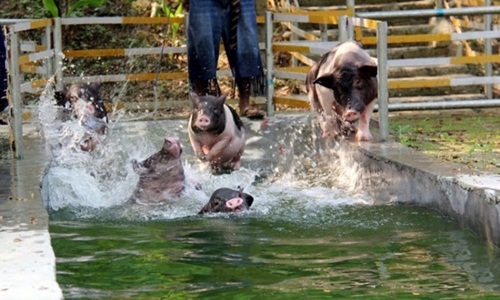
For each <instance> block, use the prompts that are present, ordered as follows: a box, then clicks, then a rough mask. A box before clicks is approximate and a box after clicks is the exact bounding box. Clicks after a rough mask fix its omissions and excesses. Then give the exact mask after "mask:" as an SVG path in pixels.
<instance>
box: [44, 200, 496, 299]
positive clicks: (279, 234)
mask: <svg viewBox="0 0 500 300" xmlns="http://www.w3.org/2000/svg"><path fill="white" fill-rule="evenodd" d="M289 209H290V211H291V212H290V214H291V215H283V214H280V213H276V214H273V213H269V214H262V213H258V212H257V213H256V212H248V213H245V214H243V215H238V216H228V215H224V216H223V215H216V216H211V217H184V218H178V219H171V220H163V221H143V222H140V221H136V222H128V221H127V222H100V221H99V220H93V221H89V220H87V221H77V220H72V221H67V220H52V221H51V222H50V232H51V236H52V245H53V247H54V250H55V253H56V257H57V280H58V282H59V284H60V286H61V288H62V289H63V291H64V295H65V298H66V299H78V298H99V299H124V298H132V299H138V298H148V297H151V298H178V299H188V298H202V299H205V298H219V297H223V299H233V298H241V299H253V298H263V299H298V298H300V297H303V298H305V299H318V298H347V297H361V298H366V299H388V298H393V299H403V298H412V297H414V298H419V299H424V298H425V299H427V298H434V299H445V298H446V299H463V298H474V299H477V298H481V297H483V299H485V298H491V299H494V298H498V297H499V296H500V286H499V285H500V260H499V259H498V251H497V250H496V249H490V248H488V247H487V246H485V245H484V244H483V243H482V242H480V241H479V240H478V239H477V238H476V237H475V236H473V235H472V234H471V233H469V232H467V231H464V230H461V229H459V228H457V226H456V224H454V223H452V222H450V221H448V220H447V219H445V218H443V217H442V216H439V215H438V214H436V213H435V212H432V211H429V210H426V209H423V208H417V207H408V206H399V205H389V206H388V205H381V206H364V205H347V206H338V207H331V208H323V209H320V210H319V211H307V210H303V211H302V212H297V211H294V208H293V207H290V208H289Z"/></svg>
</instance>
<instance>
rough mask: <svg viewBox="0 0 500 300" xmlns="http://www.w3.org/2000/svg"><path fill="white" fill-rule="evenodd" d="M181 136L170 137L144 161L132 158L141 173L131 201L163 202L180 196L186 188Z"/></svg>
mask: <svg viewBox="0 0 500 300" xmlns="http://www.w3.org/2000/svg"><path fill="white" fill-rule="evenodd" d="M181 154H182V148H181V144H180V142H179V138H177V137H168V138H166V139H165V142H164V143H163V147H162V149H161V150H160V151H159V152H157V153H155V154H153V155H151V156H150V157H149V158H147V159H146V160H144V161H142V162H137V160H132V167H133V169H134V171H135V172H136V173H138V174H139V175H140V177H139V182H138V184H137V188H136V189H135V191H134V194H133V195H132V198H131V201H132V202H135V203H140V204H161V203H164V202H166V201H168V200H170V199H173V198H175V197H176V196H179V194H181V192H182V191H183V190H184V181H185V176H184V169H183V167H182V163H181V160H180V156H181Z"/></svg>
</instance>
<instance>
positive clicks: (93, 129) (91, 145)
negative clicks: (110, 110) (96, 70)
mask: <svg viewBox="0 0 500 300" xmlns="http://www.w3.org/2000/svg"><path fill="white" fill-rule="evenodd" d="M99 87H100V83H99V82H94V83H89V84H87V83H75V84H72V85H71V86H70V87H69V89H68V91H67V92H66V93H65V94H64V93H60V92H56V94H55V98H56V102H57V104H58V105H59V106H62V107H64V108H69V112H68V113H66V114H65V115H64V116H62V119H63V121H66V120H69V119H76V120H78V122H79V124H80V125H81V126H82V127H83V128H84V129H85V131H86V134H85V135H84V136H83V138H82V139H81V141H80V142H79V144H80V149H81V150H83V151H93V150H94V149H95V148H96V146H97V144H98V143H99V142H98V140H100V139H101V138H102V137H103V136H105V135H106V133H107V128H108V126H107V122H108V116H107V111H106V108H105V106H104V103H103V101H102V100H101V98H100V97H99ZM68 105H69V107H67V106H68Z"/></svg>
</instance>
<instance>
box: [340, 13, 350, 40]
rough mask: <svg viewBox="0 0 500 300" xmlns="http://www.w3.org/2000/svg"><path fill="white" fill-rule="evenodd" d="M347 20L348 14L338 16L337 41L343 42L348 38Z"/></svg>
mask: <svg viewBox="0 0 500 300" xmlns="http://www.w3.org/2000/svg"><path fill="white" fill-rule="evenodd" d="M348 22H349V17H348V16H344V15H342V16H340V17H339V42H343V41H345V40H347V39H348V36H347V32H348V31H347V30H348V29H347V26H348Z"/></svg>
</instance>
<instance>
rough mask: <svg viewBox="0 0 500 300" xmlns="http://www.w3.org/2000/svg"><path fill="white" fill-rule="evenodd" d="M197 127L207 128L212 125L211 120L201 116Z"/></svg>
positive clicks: (197, 121) (197, 120)
mask: <svg viewBox="0 0 500 300" xmlns="http://www.w3.org/2000/svg"><path fill="white" fill-rule="evenodd" d="M195 125H196V126H198V127H207V126H208V125H210V118H208V117H207V116H205V115H201V116H199V117H198V118H197V119H196V124H195Z"/></svg>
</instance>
